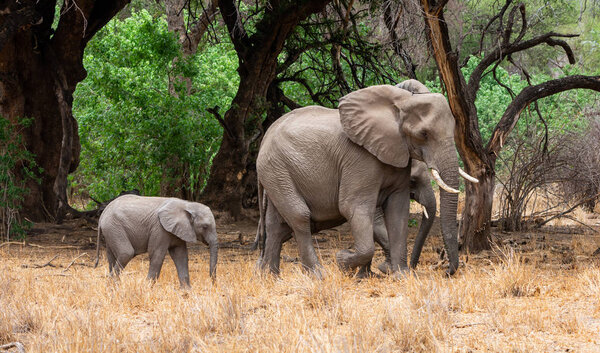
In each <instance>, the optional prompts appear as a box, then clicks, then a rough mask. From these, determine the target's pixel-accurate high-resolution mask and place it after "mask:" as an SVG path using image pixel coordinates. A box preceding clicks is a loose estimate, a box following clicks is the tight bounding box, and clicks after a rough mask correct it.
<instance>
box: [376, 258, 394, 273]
mask: <svg viewBox="0 0 600 353" xmlns="http://www.w3.org/2000/svg"><path fill="white" fill-rule="evenodd" d="M377 269H378V270H379V271H381V273H383V274H386V275H389V274H390V273H392V264H391V263H390V262H389V261H387V260H386V261H385V262H382V263H380V264H379V266H377Z"/></svg>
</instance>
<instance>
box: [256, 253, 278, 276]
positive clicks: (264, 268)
mask: <svg viewBox="0 0 600 353" xmlns="http://www.w3.org/2000/svg"><path fill="white" fill-rule="evenodd" d="M256 270H257V271H256V272H257V273H258V274H260V275H263V274H271V275H273V276H279V266H276V265H274V264H270V263H269V262H268V261H265V259H263V258H262V257H260V258H259V259H258V260H257V261H256Z"/></svg>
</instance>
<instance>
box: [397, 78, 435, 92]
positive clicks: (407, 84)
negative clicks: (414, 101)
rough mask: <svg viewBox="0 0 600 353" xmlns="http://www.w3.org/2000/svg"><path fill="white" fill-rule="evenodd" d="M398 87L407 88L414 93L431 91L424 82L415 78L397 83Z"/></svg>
mask: <svg viewBox="0 0 600 353" xmlns="http://www.w3.org/2000/svg"><path fill="white" fill-rule="evenodd" d="M396 87H398V88H402V89H405V90H407V91H409V92H412V93H431V92H429V89H427V87H425V85H424V84H422V83H421V82H419V81H417V80H413V79H410V80H406V81H402V82H400V83H399V84H397V85H396Z"/></svg>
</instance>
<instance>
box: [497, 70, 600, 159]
mask: <svg viewBox="0 0 600 353" xmlns="http://www.w3.org/2000/svg"><path fill="white" fill-rule="evenodd" d="M576 88H582V89H591V90H594V91H597V92H600V76H583V75H573V76H567V77H563V78H559V79H555V80H550V81H546V82H544V83H541V84H539V85H535V86H529V87H526V88H524V89H523V90H522V91H521V92H520V93H519V94H518V95H517V96H516V97H515V98H514V99H513V101H512V102H511V103H510V104H509V105H508V108H507V109H506V111H505V112H504V114H503V115H502V118H501V119H500V121H499V122H498V124H497V125H496V128H495V129H494V132H493V133H492V137H491V139H490V142H489V143H488V145H487V147H486V150H487V151H488V154H489V155H497V154H498V153H499V152H500V149H501V148H502V145H503V144H504V141H505V140H506V137H507V136H508V135H509V134H510V132H511V131H512V130H513V128H514V127H515V125H516V124H517V121H518V120H519V115H520V114H521V111H523V109H525V107H527V106H528V105H529V104H531V103H533V102H535V101H537V100H538V99H541V98H544V97H548V96H551V95H553V94H556V93H560V92H564V91H568V90H571V89H576ZM493 158H495V157H493Z"/></svg>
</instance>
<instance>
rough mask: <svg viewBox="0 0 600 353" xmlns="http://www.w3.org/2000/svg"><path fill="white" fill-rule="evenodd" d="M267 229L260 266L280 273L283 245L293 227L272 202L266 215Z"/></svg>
mask: <svg viewBox="0 0 600 353" xmlns="http://www.w3.org/2000/svg"><path fill="white" fill-rule="evenodd" d="M265 230H266V232H267V237H266V241H265V250H264V252H263V254H262V257H261V259H260V263H259V266H260V268H261V269H265V268H266V267H267V266H268V268H269V270H271V272H273V273H274V274H279V263H280V260H281V246H282V244H283V243H285V242H286V241H287V240H289V239H290V237H291V234H292V228H290V226H288V224H287V223H286V222H285V220H284V219H283V217H281V215H280V214H279V211H277V209H276V208H275V205H273V203H272V202H270V201H269V203H268V205H267V213H266V215H265Z"/></svg>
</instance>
